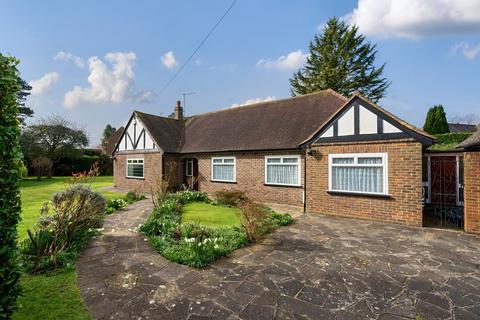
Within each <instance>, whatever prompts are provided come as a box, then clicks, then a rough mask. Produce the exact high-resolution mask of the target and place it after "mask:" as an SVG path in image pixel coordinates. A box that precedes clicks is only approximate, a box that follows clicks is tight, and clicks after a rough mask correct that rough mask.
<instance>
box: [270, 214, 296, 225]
mask: <svg viewBox="0 0 480 320" xmlns="http://www.w3.org/2000/svg"><path fill="white" fill-rule="evenodd" d="M272 219H273V221H274V223H275V224H276V225H277V226H286V225H289V224H291V223H292V222H293V218H292V216H291V215H290V214H288V213H276V212H274V213H272Z"/></svg>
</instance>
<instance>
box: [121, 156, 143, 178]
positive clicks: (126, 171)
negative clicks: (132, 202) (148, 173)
mask: <svg viewBox="0 0 480 320" xmlns="http://www.w3.org/2000/svg"><path fill="white" fill-rule="evenodd" d="M132 160H137V161H138V160H141V161H142V165H143V174H142V176H141V177H137V176H129V175H128V162H129V161H132ZM132 164H134V163H132ZM135 164H139V163H135ZM125 176H126V177H127V178H132V179H143V178H144V177H145V159H143V158H128V159H127V162H126V165H125Z"/></svg>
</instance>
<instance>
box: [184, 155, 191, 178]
mask: <svg viewBox="0 0 480 320" xmlns="http://www.w3.org/2000/svg"><path fill="white" fill-rule="evenodd" d="M185 175H186V176H187V177H192V176H193V159H186V160H185Z"/></svg>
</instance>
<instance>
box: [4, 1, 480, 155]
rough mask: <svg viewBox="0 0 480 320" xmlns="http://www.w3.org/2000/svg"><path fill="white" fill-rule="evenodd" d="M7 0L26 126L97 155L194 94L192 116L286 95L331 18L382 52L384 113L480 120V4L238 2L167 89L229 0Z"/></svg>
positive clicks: (415, 119) (412, 118)
mask: <svg viewBox="0 0 480 320" xmlns="http://www.w3.org/2000/svg"><path fill="white" fill-rule="evenodd" d="M0 3H1V7H0V8H1V9H0V24H1V26H2V27H1V28H0V52H2V53H3V54H9V55H12V56H16V57H17V58H19V59H20V60H21V64H20V65H19V69H20V71H21V75H22V78H24V79H25V80H26V81H28V82H29V83H30V84H31V85H32V88H33V89H32V92H31V95H30V96H29V98H28V100H27V105H28V106H30V107H31V108H32V109H33V110H34V112H35V115H34V118H33V119H30V120H29V122H30V123H35V122H36V121H38V120H39V119H40V118H45V117H48V116H50V115H52V114H59V115H62V116H64V117H65V118H67V119H68V120H70V121H73V122H75V123H76V124H77V125H79V126H81V127H83V128H85V130H86V131H87V133H88V135H89V138H90V144H91V146H96V145H98V144H99V142H100V138H101V134H102V131H103V128H104V127H105V125H106V124H111V125H113V126H115V127H117V128H118V127H120V126H122V125H125V123H126V122H127V121H128V118H129V116H130V115H131V113H132V111H133V110H141V111H143V112H147V113H153V114H158V115H163V116H168V115H169V114H170V113H171V112H172V111H173V108H174V106H175V103H176V101H177V100H183V98H182V93H190V92H195V94H192V95H189V96H187V97H186V105H185V109H186V110H185V111H186V114H187V115H193V114H198V113H203V112H207V111H213V110H217V109H222V108H228V107H231V106H239V105H243V104H247V103H254V102H259V101H264V100H272V99H281V98H286V97H289V96H290V84H289V79H290V78H291V76H292V74H293V72H295V71H296V70H298V69H299V68H300V67H302V65H303V63H304V62H305V59H306V57H307V55H308V44H309V41H311V40H312V38H313V36H314V35H315V34H316V33H319V32H321V30H322V26H323V25H324V23H325V22H326V21H327V20H328V19H329V18H331V17H334V16H336V17H339V18H341V19H343V20H344V21H346V22H347V23H348V24H351V25H357V26H358V27H359V30H360V32H362V33H363V34H365V35H366V36H367V40H368V41H369V42H372V43H376V44H377V50H378V53H377V58H376V63H377V65H380V64H382V63H384V62H386V67H385V76H386V78H387V79H388V80H389V81H391V86H390V87H389V88H388V90H387V93H386V96H385V98H384V99H382V100H381V101H380V103H379V104H380V105H382V106H383V107H384V108H386V109H387V110H389V111H391V112H393V113H394V114H396V115H397V116H399V117H401V118H403V119H405V120H407V121H409V122H411V123H412V124H414V125H416V126H420V127H421V126H422V125H423V122H424V118H425V114H426V112H427V110H428V108H429V107H431V106H433V105H435V104H443V105H444V107H445V110H446V113H447V117H448V118H449V119H453V120H460V121H461V120H472V119H479V118H478V117H479V116H480V103H479V102H478V93H479V90H480V0H342V1H331V0H330V1H328V0H298V1H275V0H238V1H237V2H236V3H235V5H234V6H233V8H232V9H231V11H230V12H229V13H228V15H227V16H226V17H225V19H224V20H223V21H222V22H221V23H220V25H219V26H218V28H217V29H216V30H215V31H214V32H213V33H212V34H211V36H210V37H209V38H208V40H207V41H206V42H205V43H204V44H203V46H202V47H201V48H200V49H199V50H198V52H197V53H196V55H195V56H194V57H193V59H192V60H191V61H190V63H189V64H187V65H186V66H185V67H184V69H183V71H182V72H180V73H179V75H178V77H177V78H176V79H175V80H174V81H173V82H172V83H171V84H170V85H169V86H167V87H165V86H166V84H167V83H168V82H169V80H171V79H172V77H173V76H174V75H175V74H176V72H178V70H179V68H181V66H182V65H183V64H184V63H185V62H186V61H187V59H188V58H189V56H190V55H191V54H192V52H193V51H194V50H195V48H196V47H197V46H198V44H199V43H200V42H201V41H202V39H203V38H204V37H205V35H206V34H207V33H208V32H209V31H210V30H211V29H212V27H213V26H214V25H215V23H216V22H217V21H218V19H219V18H220V17H221V16H222V15H223V14H224V13H225V11H226V10H227V8H228V7H229V6H230V4H231V3H232V2H231V1H230V0H228V1H227V0H223V1H221V0H204V1H198V0H197V1H195V0H185V1H136V2H133V1H123V0H122V1H121V0H115V1H93V0H83V1H75V2H74V1H23V0H18V1H7V0H0ZM473 115H476V117H474V116H473ZM479 121H480V120H479Z"/></svg>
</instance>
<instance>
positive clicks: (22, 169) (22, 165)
mask: <svg viewBox="0 0 480 320" xmlns="http://www.w3.org/2000/svg"><path fill="white" fill-rule="evenodd" d="M18 168H19V170H20V178H22V179H25V178H26V177H28V169H27V166H26V165H25V163H23V161H19V167H18Z"/></svg>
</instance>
